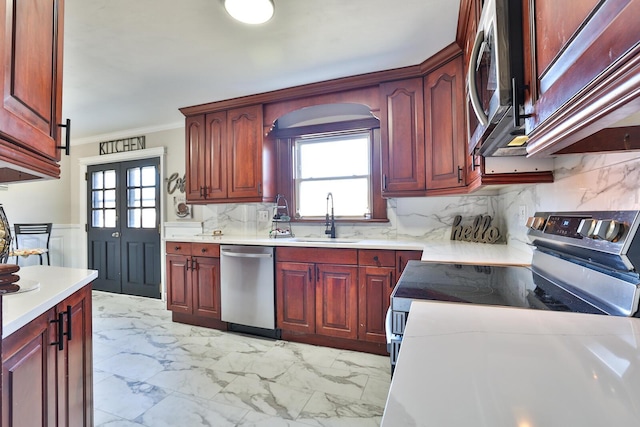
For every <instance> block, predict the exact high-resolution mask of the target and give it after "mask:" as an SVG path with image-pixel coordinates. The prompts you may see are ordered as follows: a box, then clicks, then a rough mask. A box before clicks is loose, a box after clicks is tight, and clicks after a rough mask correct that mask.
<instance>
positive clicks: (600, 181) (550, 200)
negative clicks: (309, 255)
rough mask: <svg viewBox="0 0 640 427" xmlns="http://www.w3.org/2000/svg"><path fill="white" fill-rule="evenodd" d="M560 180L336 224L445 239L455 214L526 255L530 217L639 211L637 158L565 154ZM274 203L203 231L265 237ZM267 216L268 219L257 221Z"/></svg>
mask: <svg viewBox="0 0 640 427" xmlns="http://www.w3.org/2000/svg"><path fill="white" fill-rule="evenodd" d="M554 175H555V182H553V183H550V184H531V185H513V186H507V187H503V188H501V189H500V191H499V192H496V193H495V194H491V195H487V194H482V195H479V194H474V195H468V196H449V197H412V198H397V199H389V200H388V201H387V215H388V218H389V222H386V223H374V224H371V223H369V224H357V223H352V224H338V225H337V235H338V237H342V238H367V239H390V240H391V239H401V240H422V241H424V240H443V239H448V238H449V236H450V233H451V225H452V224H453V219H454V217H455V216H456V215H461V216H462V217H463V222H464V223H467V222H470V221H471V220H472V219H473V217H475V216H476V215H491V217H492V218H494V221H493V225H495V226H497V227H498V228H499V230H500V231H501V233H502V235H503V237H502V238H501V242H502V243H508V244H510V245H514V246H518V247H519V248H520V249H522V250H527V251H528V250H529V247H528V245H527V242H528V240H527V236H526V227H525V226H524V221H523V219H522V217H521V216H520V215H521V213H522V211H523V208H524V213H525V219H526V217H528V216H531V215H533V214H534V213H535V212H536V211H572V210H614V209H640V153H612V154H592V155H565V156H560V157H557V158H556V159H555V174H554ZM273 206H274V205H273V204H270V203H249V204H212V205H206V206H202V207H201V209H202V211H201V212H202V216H201V217H202V232H204V233H207V234H209V233H211V232H212V231H213V230H222V231H223V232H224V234H226V235H241V236H247V237H258V238H260V237H268V236H269V230H270V229H271V221H270V218H271V216H272V213H273ZM262 210H266V211H268V217H269V221H258V212H259V211H262ZM292 227H293V232H294V233H295V235H296V236H298V237H324V225H323V224H314V225H308V224H307V225H302V224H295V223H294V224H292Z"/></svg>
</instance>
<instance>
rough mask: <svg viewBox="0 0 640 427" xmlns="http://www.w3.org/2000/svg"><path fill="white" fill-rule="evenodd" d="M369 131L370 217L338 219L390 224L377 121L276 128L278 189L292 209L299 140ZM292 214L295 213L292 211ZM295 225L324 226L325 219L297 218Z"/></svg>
mask: <svg viewBox="0 0 640 427" xmlns="http://www.w3.org/2000/svg"><path fill="white" fill-rule="evenodd" d="M358 130H360V131H367V132H369V140H370V143H371V147H370V150H371V156H370V160H371V164H370V170H371V177H370V180H369V186H370V188H369V195H370V198H371V207H370V211H371V212H370V214H371V217H370V218H365V217H364V216H363V217H362V218H360V219H359V218H355V217H350V218H336V222H338V223H380V222H389V219H388V218H387V203H386V200H385V199H384V198H383V197H382V182H381V176H382V175H381V163H380V122H379V121H378V119H375V118H371V119H363V120H352V121H345V122H337V123H325V124H321V125H313V126H304V127H298V128H287V129H277V128H276V129H274V130H273V137H274V138H275V140H276V156H277V182H276V190H277V193H278V194H281V195H283V196H284V197H285V198H286V199H287V200H288V201H289V206H292V207H293V206H296V200H295V185H296V184H295V180H294V172H293V168H294V153H293V148H294V144H295V140H296V138H302V137H305V136H307V137H308V136H310V135H313V136H332V135H335V134H339V133H342V132H344V131H358ZM292 213H293V212H292ZM291 220H292V222H299V223H322V224H324V222H325V219H324V218H315V217H314V218H295V217H294V215H292V218H291Z"/></svg>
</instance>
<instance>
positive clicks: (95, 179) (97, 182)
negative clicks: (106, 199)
mask: <svg viewBox="0 0 640 427" xmlns="http://www.w3.org/2000/svg"><path fill="white" fill-rule="evenodd" d="M91 187H92V188H93V189H96V190H99V189H102V188H104V174H103V173H102V172H94V173H92V174H91Z"/></svg>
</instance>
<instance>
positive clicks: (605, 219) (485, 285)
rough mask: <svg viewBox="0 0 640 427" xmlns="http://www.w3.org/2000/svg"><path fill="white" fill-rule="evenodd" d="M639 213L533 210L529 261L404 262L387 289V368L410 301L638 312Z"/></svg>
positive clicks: (396, 348) (619, 313)
mask: <svg viewBox="0 0 640 427" xmlns="http://www.w3.org/2000/svg"><path fill="white" fill-rule="evenodd" d="M639 224H640V211H606V212H602V211H597V212H591V211H590V212H538V213H536V215H535V216H534V217H531V218H529V220H528V221H527V227H528V233H527V234H528V238H529V240H530V242H531V244H532V245H533V246H534V251H533V259H532V264H531V267H522V266H499V265H463V264H455V263H431V262H422V261H410V262H409V263H408V264H407V267H406V268H405V270H404V272H403V273H402V275H401V276H400V279H399V280H398V283H397V284H396V286H395V288H394V290H393V292H392V295H391V307H390V312H389V314H388V327H389V328H390V329H389V333H390V338H389V350H390V355H391V369H392V372H393V369H394V367H395V364H396V363H397V361H398V355H399V354H400V347H401V343H402V334H403V333H404V327H405V325H406V322H407V319H408V318H409V313H410V308H411V302H412V301H413V300H416V299H421V300H425V299H426V300H433V301H439V302H443V303H464V304H490V305H496V306H508V307H518V308H524V309H537V310H553V311H566V312H578V313H589V314H596V315H598V314H599V315H613V316H638V314H639V310H638V305H639V301H640V275H639V271H638V268H639V267H640V237H638V225H639Z"/></svg>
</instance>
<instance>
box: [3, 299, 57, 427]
mask: <svg viewBox="0 0 640 427" xmlns="http://www.w3.org/2000/svg"><path fill="white" fill-rule="evenodd" d="M55 318H56V317H55V311H54V310H50V311H48V312H46V313H44V314H43V315H41V316H39V317H38V318H36V319H35V320H33V321H32V322H30V323H29V324H27V325H26V326H24V327H23V328H21V329H20V330H18V331H16V332H14V333H13V334H11V335H9V336H8V337H7V338H4V339H3V343H2V344H3V354H2V416H3V419H2V425H3V427H21V426H25V425H28V426H45V425H56V423H57V418H56V410H55V408H56V396H57V392H56V387H57V384H56V352H57V347H56V346H52V345H51V344H50V343H51V342H53V341H55V339H56V336H55V332H53V331H52V332H51V335H52V337H50V328H49V324H50V321H52V320H54V319H55Z"/></svg>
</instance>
